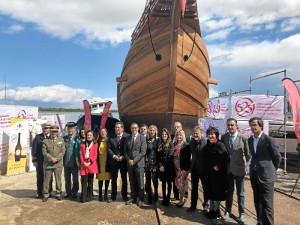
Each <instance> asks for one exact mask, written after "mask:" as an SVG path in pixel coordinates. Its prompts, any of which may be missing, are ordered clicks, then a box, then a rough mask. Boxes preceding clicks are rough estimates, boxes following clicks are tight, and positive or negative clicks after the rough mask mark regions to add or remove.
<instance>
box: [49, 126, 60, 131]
mask: <svg viewBox="0 0 300 225" xmlns="http://www.w3.org/2000/svg"><path fill="white" fill-rule="evenodd" d="M50 131H54V132H55V131H59V127H58V126H51V127H50Z"/></svg>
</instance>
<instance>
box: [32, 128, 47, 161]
mask: <svg viewBox="0 0 300 225" xmlns="http://www.w3.org/2000/svg"><path fill="white" fill-rule="evenodd" d="M49 138H50V136H47V137H46V139H49ZM44 139H45V135H44V133H41V134H38V135H36V136H35V137H34V139H33V141H32V148H31V156H32V162H33V163H34V162H37V163H38V165H41V166H42V165H43V162H44V155H43V140H44Z"/></svg>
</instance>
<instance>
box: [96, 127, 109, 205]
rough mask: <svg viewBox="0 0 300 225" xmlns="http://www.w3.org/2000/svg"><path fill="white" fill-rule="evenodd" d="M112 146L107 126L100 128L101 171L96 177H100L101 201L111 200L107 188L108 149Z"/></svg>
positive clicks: (99, 155)
mask: <svg viewBox="0 0 300 225" xmlns="http://www.w3.org/2000/svg"><path fill="white" fill-rule="evenodd" d="M109 148H110V142H109V139H108V132H107V130H106V128H103V129H101V130H100V138H99V149H98V160H97V161H98V165H99V173H97V175H96V178H97V179H98V187H99V201H103V200H104V201H107V202H108V203H110V202H111V199H108V197H107V190H108V186H109V181H110V179H111V178H110V171H111V170H110V163H109V157H108V150H109ZM103 181H104V182H105V183H104V198H103V195H102V186H103Z"/></svg>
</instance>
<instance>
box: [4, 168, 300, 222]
mask: <svg viewBox="0 0 300 225" xmlns="http://www.w3.org/2000/svg"><path fill="white" fill-rule="evenodd" d="M297 178H298V174H297V173H288V174H287V175H283V174H281V175H280V176H279V180H278V181H277V182H276V185H275V186H276V187H277V188H279V189H280V190H282V191H283V192H285V193H287V194H290V192H291V190H292V188H293V187H294V184H295V180H296V179H297ZM119 186H120V185H119ZM35 187H36V178H35V173H25V174H19V175H15V176H0V190H1V192H0V205H1V210H0V225H13V224H17V225H19V224H20V225H23V224H24V225H26V224H30V225H40V224H51V225H56V224H57V225H68V224H72V225H73V224H97V225H109V224H126V225H127V224H149V225H152V224H158V222H157V216H156V213H155V210H154V205H151V206H149V205H145V206H144V207H142V208H139V207H138V206H137V205H130V206H128V205H125V203H124V202H123V201H122V200H121V197H120V196H118V198H117V201H115V202H112V203H106V202H98V201H97V197H98V196H97V195H98V188H97V182H96V180H95V182H94V188H95V189H94V194H95V199H94V201H91V202H88V203H79V202H78V201H75V200H73V201H72V200H62V201H57V200H56V199H55V198H51V199H49V200H48V202H45V203H43V202H42V200H41V199H36V198H35V195H36V191H35ZM63 190H64V183H63ZM63 194H64V193H63ZM199 196H200V197H201V196H202V195H201V193H200V195H199ZM293 196H295V197H298V198H300V184H298V185H297V186H296V188H295V191H294V193H293ZM245 197H246V199H245V201H246V203H245V207H246V214H247V221H246V224H248V225H252V224H256V222H255V213H254V212H255V210H254V205H253V197H252V190H251V187H250V181H249V180H246V182H245ZM274 200H275V202H274V205H275V224H276V225H281V224H282V225H283V224H286V225H290V224H299V219H300V217H299V214H298V209H299V208H300V201H299V200H297V199H293V198H290V197H288V196H286V195H283V194H281V193H278V192H275V196H274ZM175 204H176V202H172V204H171V206H169V207H164V206H161V205H160V202H157V203H156V205H157V209H158V210H157V212H158V216H159V218H160V224H165V225H167V224H170V225H171V224H172V225H179V224H185V225H193V224H212V221H210V220H208V219H207V218H206V217H205V216H204V215H203V214H202V212H201V210H200V209H201V202H200V201H199V202H198V209H199V210H197V211H196V212H194V213H187V212H186V209H187V208H188V207H189V205H190V199H189V198H188V199H187V202H186V204H185V205H184V207H183V208H177V207H176V206H175ZM234 204H235V205H234V207H233V210H234V211H233V213H234V214H235V215H236V216H238V214H237V205H236V203H234ZM228 224H237V223H234V222H231V223H228Z"/></svg>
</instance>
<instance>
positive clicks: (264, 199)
mask: <svg viewBox="0 0 300 225" xmlns="http://www.w3.org/2000/svg"><path fill="white" fill-rule="evenodd" d="M249 125H250V128H251V131H252V132H253V136H252V137H250V138H249V139H248V143H249V149H250V153H251V155H252V159H251V164H250V180H251V186H252V189H253V195H254V205H255V209H256V215H257V224H258V225H273V224H274V206H273V199H274V182H275V180H276V179H277V174H276V171H277V169H278V167H279V165H280V161H281V156H280V153H279V148H278V145H277V144H276V143H275V140H274V139H273V138H271V137H270V136H268V135H266V134H264V133H263V126H264V124H263V121H262V119H261V118H258V117H253V118H251V119H250V120H249Z"/></svg>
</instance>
